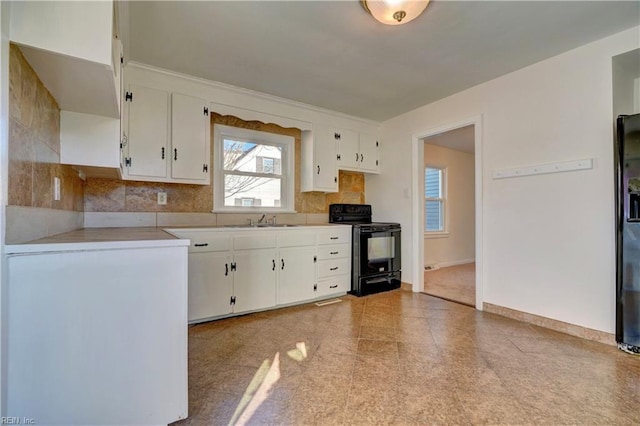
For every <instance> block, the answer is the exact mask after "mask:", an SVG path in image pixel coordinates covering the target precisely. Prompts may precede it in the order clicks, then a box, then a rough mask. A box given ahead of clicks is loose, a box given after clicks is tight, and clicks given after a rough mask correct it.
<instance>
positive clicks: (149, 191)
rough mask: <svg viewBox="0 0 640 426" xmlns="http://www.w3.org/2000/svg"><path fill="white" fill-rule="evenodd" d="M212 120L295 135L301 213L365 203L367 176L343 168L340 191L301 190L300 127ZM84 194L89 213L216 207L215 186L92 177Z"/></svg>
mask: <svg viewBox="0 0 640 426" xmlns="http://www.w3.org/2000/svg"><path fill="white" fill-rule="evenodd" d="M211 121H212V125H213V124H224V125H227V126H235V127H242V128H246V129H252V130H260V131H264V132H270V133H278V134H283V135H287V136H292V137H293V138H295V143H296V158H295V170H296V172H295V197H296V198H295V209H296V211H297V212H298V213H305V214H306V213H328V211H329V204H332V203H356V204H357V203H364V175H363V174H362V173H359V172H347V171H340V173H339V188H340V192H337V193H335V194H325V193H322V192H300V143H301V142H300V139H301V132H300V130H299V129H292V128H289V129H285V128H283V127H280V126H278V125H275V124H265V123H262V122H259V121H244V120H241V119H239V118H237V117H233V116H221V115H218V114H215V113H214V114H212V117H211ZM212 133H213V132H212ZM212 164H213V163H212ZM158 192H166V193H167V204H166V205H158V203H157V193H158ZM84 194H85V197H84V210H85V212H140V213H142V212H163V213H164V212H174V213H205V212H211V210H212V209H213V189H212V186H211V185H183V184H175V183H155V182H134V181H121V180H114V179H94V178H89V179H87V182H86V186H85V192H84ZM225 216H227V215H225Z"/></svg>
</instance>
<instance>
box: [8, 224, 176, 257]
mask: <svg viewBox="0 0 640 426" xmlns="http://www.w3.org/2000/svg"><path fill="white" fill-rule="evenodd" d="M188 245H189V240H185V239H179V238H176V237H175V236H173V235H171V234H168V233H167V232H164V231H163V230H162V229H161V228H155V227H154V228H84V229H78V230H76V231H71V232H65V233H63V234H58V235H54V236H51V237H47V238H41V239H39V240H34V241H29V242H27V243H23V244H11V245H6V246H5V252H6V253H7V254H20V253H37V252H52V251H75V250H113V249H125V248H143V247H175V246H188Z"/></svg>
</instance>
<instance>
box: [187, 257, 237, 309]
mask: <svg viewBox="0 0 640 426" xmlns="http://www.w3.org/2000/svg"><path fill="white" fill-rule="evenodd" d="M231 259H232V257H231V255H230V254H229V253H228V252H222V253H219V252H214V251H211V252H200V253H198V252H191V253H189V321H192V320H197V319H199V318H209V317H215V316H220V315H227V314H230V313H231V312H232V306H233V305H231V297H232V296H233V281H232V280H231V273H230V271H229V268H230V267H231Z"/></svg>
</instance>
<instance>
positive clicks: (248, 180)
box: [213, 124, 295, 212]
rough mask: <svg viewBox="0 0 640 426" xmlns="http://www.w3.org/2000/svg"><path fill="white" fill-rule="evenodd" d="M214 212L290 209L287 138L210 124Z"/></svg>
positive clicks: (291, 142) (291, 140)
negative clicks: (212, 137) (212, 155)
mask: <svg viewBox="0 0 640 426" xmlns="http://www.w3.org/2000/svg"><path fill="white" fill-rule="evenodd" d="M213 144H214V167H215V169H214V180H213V206H214V211H252V210H257V211H261V212H264V211H280V212H282V211H290V212H292V211H293V210H294V206H293V200H294V194H293V186H294V172H293V167H294V166H293V159H294V149H295V140H294V138H292V137H290V136H284V135H278V134H274V133H266V132H259V131H256V130H248V129H241V128H238V127H231V126H223V125H219V124H216V125H214V140H213Z"/></svg>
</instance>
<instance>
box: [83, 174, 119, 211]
mask: <svg viewBox="0 0 640 426" xmlns="http://www.w3.org/2000/svg"><path fill="white" fill-rule="evenodd" d="M124 200H125V183H124V181H121V180H115V179H93V178H89V179H87V182H86V185H85V188H84V211H85V212H121V211H124Z"/></svg>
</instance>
